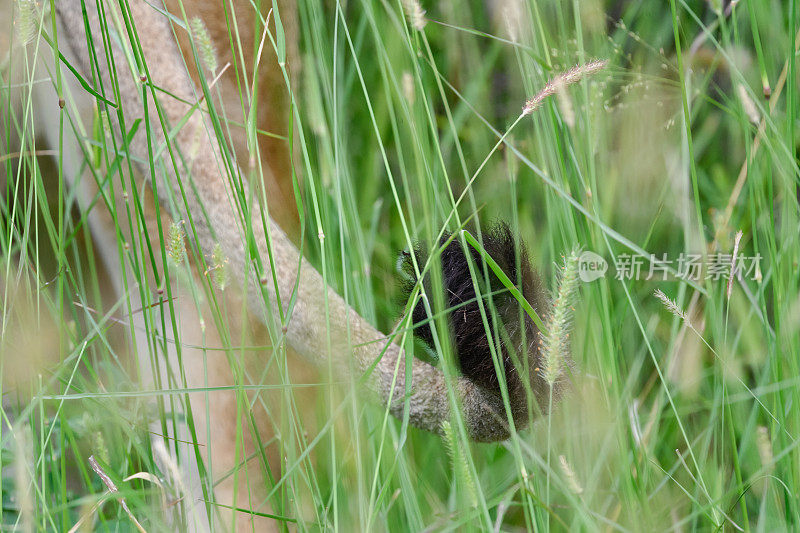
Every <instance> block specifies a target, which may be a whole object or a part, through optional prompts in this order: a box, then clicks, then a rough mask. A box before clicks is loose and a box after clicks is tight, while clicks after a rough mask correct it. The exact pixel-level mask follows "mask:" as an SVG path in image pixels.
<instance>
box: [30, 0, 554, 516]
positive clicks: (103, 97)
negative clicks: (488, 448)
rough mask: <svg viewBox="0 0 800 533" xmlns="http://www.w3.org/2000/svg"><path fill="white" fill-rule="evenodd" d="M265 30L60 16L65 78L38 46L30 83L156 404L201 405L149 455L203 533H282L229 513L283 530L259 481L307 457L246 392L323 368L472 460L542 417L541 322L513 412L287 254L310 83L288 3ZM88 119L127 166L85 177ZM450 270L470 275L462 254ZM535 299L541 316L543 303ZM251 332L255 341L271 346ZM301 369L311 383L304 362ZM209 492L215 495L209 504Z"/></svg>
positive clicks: (140, 9) (121, 11) (158, 9)
mask: <svg viewBox="0 0 800 533" xmlns="http://www.w3.org/2000/svg"><path fill="white" fill-rule="evenodd" d="M84 5H85V11H84V9H83V8H84ZM98 5H99V6H100V9H101V10H102V11H103V12H102V16H100V15H98ZM128 7H129V9H128ZM271 7H272V6H269V8H271ZM184 9H185V12H184ZM263 11H264V12H262V13H260V14H256V13H254V11H253V4H251V3H250V2H247V1H244V0H237V1H234V2H231V3H228V2H224V3H220V2H214V1H206V0H203V1H194V2H183V3H182V2H180V1H179V0H169V1H167V3H166V5H165V6H162V5H161V4H160V2H146V1H144V0H130V2H128V3H127V4H126V3H120V4H118V3H116V2H98V3H97V4H96V3H95V2H92V1H87V2H85V4H83V3H82V2H80V1H79V0H62V1H59V2H56V4H55V21H56V24H55V28H51V27H50V26H49V25H48V24H45V26H44V30H45V32H46V33H48V34H50V35H57V46H58V49H59V51H60V53H61V54H63V57H62V59H61V60H59V61H55V60H54V55H53V53H52V51H51V49H50V48H49V47H48V46H47V45H45V44H43V42H40V43H39V46H40V48H39V55H38V57H39V64H38V65H37V68H38V70H37V71H36V72H38V73H41V74H42V75H43V76H46V77H48V78H49V79H50V80H52V81H50V82H48V83H38V84H35V85H32V87H33V93H32V100H31V101H32V109H33V113H32V117H33V122H34V124H35V127H36V130H37V131H38V132H39V133H41V134H43V135H44V137H45V141H46V143H47V145H48V146H49V147H52V148H53V149H54V150H58V151H60V153H61V154H62V157H63V178H64V180H65V182H66V184H67V187H68V188H69V189H70V190H74V191H76V199H77V200H76V201H77V204H78V208H79V209H80V210H81V211H82V212H83V213H86V214H87V223H88V224H89V226H90V229H91V233H92V237H93V239H94V241H95V247H96V249H97V250H98V251H99V253H100V256H101V257H100V259H101V261H102V263H103V265H104V267H105V269H106V270H107V271H108V272H109V273H110V278H111V283H112V285H113V290H114V292H115V294H116V295H117V297H118V298H125V299H126V300H127V307H128V311H129V312H130V313H129V315H128V316H130V319H131V324H130V334H131V338H132V343H131V344H132V346H133V348H134V350H135V352H136V354H137V358H138V362H139V368H140V374H141V376H142V381H143V383H142V387H143V388H144V389H147V390H158V389H164V390H167V389H175V390H186V391H191V390H193V389H196V390H198V391H199V392H187V393H185V394H171V395H165V396H164V397H162V398H161V399H160V400H159V402H160V404H159V405H160V408H161V409H163V410H164V411H166V412H169V413H172V414H173V415H175V414H179V415H180V416H179V417H173V418H177V419H180V420H184V421H185V422H181V423H178V424H175V425H173V426H171V427H162V426H161V424H155V425H154V427H152V428H151V430H152V433H153V434H155V435H156V436H155V437H153V438H154V441H155V442H154V449H162V448H163V449H169V450H172V451H171V452H167V453H166V454H165V455H164V457H163V458H161V459H160V460H162V461H165V462H167V463H168V462H170V461H176V459H175V458H176V457H178V458H179V459H178V460H177V462H178V463H179V465H180V473H178V474H176V475H177V476H178V477H181V478H182V482H181V483H183V485H185V488H186V494H185V498H184V500H183V502H182V505H184V506H185V508H186V517H187V518H186V521H187V525H188V526H189V527H191V528H192V529H205V528H208V527H209V526H210V525H211V524H215V523H216V524H224V525H225V526H226V527H227V526H230V525H231V524H233V525H234V527H236V528H240V529H246V530H250V529H251V528H252V527H253V523H257V524H258V525H257V526H256V527H257V529H261V528H262V527H272V526H273V525H274V521H273V520H271V519H269V518H265V517H263V516H251V515H249V514H247V513H231V512H230V509H232V508H238V509H247V510H252V511H255V512H257V513H262V514H268V513H269V512H270V510H269V507H268V506H267V505H266V504H264V503H263V500H264V498H265V496H266V494H265V490H264V486H265V483H264V479H265V476H271V475H276V477H277V476H278V475H279V472H280V471H281V468H282V466H285V465H282V458H281V455H280V446H279V442H276V439H277V440H280V439H283V438H294V437H292V436H291V435H287V434H285V433H282V432H281V428H278V427H275V425H274V423H271V422H270V420H272V417H270V415H269V411H270V410H271V409H273V408H277V407H276V403H275V402H279V400H275V399H274V398H272V399H270V397H269V395H268V394H262V393H260V392H258V391H256V390H255V389H248V386H252V385H264V384H269V383H280V379H279V378H278V376H283V375H284V374H288V373H290V372H299V373H304V374H298V375H308V374H309V373H312V370H311V368H312V367H320V368H321V369H322V373H321V375H322V376H325V375H328V373H329V369H331V368H333V369H334V375H333V376H332V377H335V378H336V379H343V380H346V381H350V382H351V383H356V382H358V383H359V384H356V385H355V387H356V388H357V389H358V390H360V391H362V392H363V393H364V394H366V395H368V396H371V397H372V398H373V399H374V400H375V401H376V402H377V403H378V405H382V406H386V407H387V408H388V410H389V411H390V412H391V413H392V414H393V415H395V416H397V417H400V418H403V417H405V416H407V417H408V420H409V423H410V424H412V425H414V426H416V427H419V428H422V429H425V430H429V431H432V432H441V431H442V422H444V421H448V420H451V418H452V412H453V409H454V408H456V407H457V408H459V409H461V411H462V414H463V420H464V424H465V429H466V431H467V433H468V435H469V436H470V437H471V438H472V439H475V440H477V441H493V440H502V439H505V438H507V437H508V435H509V434H510V431H512V430H511V423H512V422H513V424H514V426H515V427H516V429H522V428H524V427H525V426H526V425H527V424H528V421H529V420H530V419H531V418H532V415H531V413H530V408H529V405H530V400H529V399H528V397H529V396H530V391H531V388H533V393H534V396H535V399H536V400H538V401H539V403H540V404H541V403H542V398H543V396H542V391H543V390H544V389H543V388H542V387H543V385H542V383H541V379H540V378H539V377H538V375H537V374H536V369H537V367H538V348H537V346H538V344H537V341H538V330H537V329H536V328H535V327H534V326H533V324H532V323H530V322H529V321H528V319H524V320H523V323H524V327H521V328H517V330H518V331H517V333H515V334H514V335H521V337H520V338H521V339H526V338H527V342H526V344H527V345H526V346H521V347H520V351H519V354H516V355H513V357H512V356H508V357H507V358H506V359H507V361H506V363H505V364H507V365H510V366H509V367H508V369H507V370H506V374H505V380H503V382H504V383H505V382H507V389H506V392H505V393H503V392H502V390H501V387H500V385H499V382H498V379H497V377H496V376H497V374H495V373H494V372H495V369H494V367H491V365H490V368H489V372H490V373H492V375H493V376H495V377H494V378H493V379H489V380H488V381H487V380H481V379H478V378H475V376H474V375H473V374H471V373H470V372H469V371H467V370H468V369H465V368H464V364H466V363H464V362H463V361H462V371H463V372H462V375H460V376H453V377H452V378H447V379H446V377H445V374H444V373H443V371H442V370H441V369H440V368H439V367H437V366H433V365H431V364H428V363H426V362H423V361H420V360H417V359H411V360H410V361H408V362H407V361H406V354H405V353H404V352H403V350H402V349H401V348H400V346H399V345H398V344H396V343H395V339H394V337H393V336H387V335H385V334H383V333H381V332H379V331H377V330H376V329H375V328H374V327H373V326H372V325H371V324H369V323H368V322H367V321H366V320H365V319H363V318H362V317H361V316H359V314H358V313H356V312H355V311H354V310H353V309H352V308H350V307H349V306H348V305H347V304H346V303H345V301H344V300H343V299H342V298H341V297H340V296H339V295H338V294H336V293H335V292H334V291H333V290H332V289H330V288H329V287H328V286H326V284H325V283H324V281H323V278H322V276H321V275H320V274H319V273H318V272H317V270H316V269H315V268H314V267H313V266H312V265H310V264H309V263H308V262H307V261H306V260H305V259H304V258H301V256H300V254H299V252H298V249H297V247H296V246H295V244H294V243H293V242H292V239H291V238H290V237H288V236H287V233H288V234H289V235H292V236H293V237H295V238H296V237H297V235H298V227H299V226H298V218H297V212H296V209H295V207H294V206H295V205H296V204H295V199H294V192H293V182H292V165H293V164H294V163H295V161H293V160H292V157H291V156H290V152H289V148H288V146H289V142H290V140H287V136H290V135H291V133H290V132H291V131H293V129H292V128H290V127H289V126H290V122H291V121H293V120H296V116H292V114H291V110H290V107H289V103H290V102H294V105H295V106H297V105H302V102H298V98H297V94H298V92H297V91H294V90H293V89H294V87H293V83H302V81H301V78H302V76H301V74H302V73H299V72H297V69H299V66H298V65H295V64H293V62H296V61H297V57H298V51H297V48H298V35H297V32H298V23H297V13H296V12H295V8H294V6H293V5H291V3H287V4H280V6H279V13H280V17H279V18H280V21H281V28H282V31H279V30H278V28H276V26H275V20H276V19H277V18H278V17H277V13H275V12H274V11H272V10H271V9H267V8H265V9H264V10H263ZM167 13H169V14H170V15H171V17H172V18H169V17H168V15H167ZM194 17H199V18H200V19H201V20H202V21H204V23H205V25H206V26H207V28H208V34H209V38H210V40H211V43H212V47H213V48H214V49H215V50H216V51H217V53H218V54H219V57H218V61H217V68H216V70H215V71H214V72H209V71H208V67H207V66H206V67H204V66H203V65H199V64H197V62H196V60H195V58H197V57H199V56H200V55H201V54H202V50H199V49H198V47H200V46H201V45H202V44H203V43H201V42H200V41H201V40H202V39H203V37H202V36H198V35H197V33H198V29H197V28H195V29H193V30H192V29H189V30H187V27H188V28H192V24H191V22H190V21H191V20H192V19H193V18H194ZM256 17H262V18H263V20H264V21H269V23H268V25H267V26H266V30H264V26H263V25H259V24H254V23H252V21H253V20H254V19H255V18H256ZM44 20H45V21H47V20H48V18H47V17H45V18H44ZM244 21H247V22H246V23H245V22H244ZM259 27H260V28H261V30H262V34H260V35H259V34H257V33H256V29H257V28H259ZM53 29H55V33H53V31H52V30H53ZM193 34H194V35H193ZM237 43H244V44H243V45H242V44H237ZM254 43H261V46H254ZM273 43H275V44H274V45H273ZM55 44H56V43H55V40H53V46H55ZM30 48H31V46H30V45H29V46H28V49H29V54H30ZM276 50H277V53H276ZM67 64H69V66H71V67H73V68H74V72H73V69H72V68H69V67H68V66H67ZM204 68H205V69H206V70H204ZM234 71H236V72H234ZM237 77H238V79H237ZM298 80H300V81H298ZM290 89H292V92H293V93H294V96H292V95H291V94H290ZM253 90H254V91H255V92H253V93H252V94H250V91H253ZM59 91H60V92H59ZM243 93H244V94H245V97H244V98H243V97H242V96H241V95H242V94H243ZM248 94H249V96H247V95H248ZM253 101H256V102H257V105H256V106H253ZM209 109H211V110H213V111H214V112H213V113H212V112H210V111H209ZM98 117H99V118H98ZM93 120H100V121H103V125H104V127H107V128H108V130H109V131H108V133H107V135H108V139H109V145H111V146H114V147H115V150H116V154H112V157H111V158H109V157H106V158H105V159H103V158H100V160H99V161H94V162H91V159H92V158H91V157H90V156H91V153H92V146H90V145H89V144H87V143H86V142H85V138H84V137H83V136H85V135H86V132H87V131H91V130H92V127H93V124H92V121H93ZM226 121H227V122H226ZM230 124H235V125H238V126H231V125H230ZM62 127H63V135H62V134H61V133H60V132H61V131H62V130H61V128H62ZM256 129H257V130H261V131H268V132H272V133H275V134H277V136H267V135H260V134H256V133H255V131H256ZM148 130H149V132H150V135H147V134H146V132H147V131H148ZM220 139H228V143H224V142H220ZM117 154H120V155H119V157H118V158H117V159H116V160H115V159H113V157H114V156H115V155H117ZM87 160H89V161H90V165H93V171H92V170H87V166H86V162H87ZM98 177H100V179H99V178H98ZM102 178H107V179H105V180H104V179H102ZM143 182H147V183H148V184H149V187H142V183H143ZM170 227H173V228H174V227H179V228H183V232H185V235H186V236H187V237H188V241H189V243H190V247H189V252H188V254H187V255H188V257H189V265H190V266H189V267H188V268H187V267H185V266H184V267H179V266H176V265H175V264H174V263H175V262H176V261H175V258H174V257H170V251H169V250H165V249H164V248H163V247H162V246H161V245H160V244H159V243H162V242H166V241H168V240H169V238H168V236H167V233H168V232H169V228H170ZM117 228H120V229H119V230H118V229H117ZM143 249H150V250H152V255H151V257H144V256H142V255H139V254H138V253H137V251H138V250H143ZM455 255H456V256H457V258H458V259H459V261H460V258H461V257H462V255H463V252H456V253H455ZM477 259H478V260H480V258H477ZM184 264H185V263H184ZM181 268H182V269H183V270H181ZM134 271H138V272H146V273H147V277H146V278H144V279H141V277H137V276H135V275H133V272H134ZM223 271H226V272H227V273H228V275H229V276H230V278H231V282H230V284H229V286H230V287H231V290H227V291H225V293H222V292H221V291H220V290H219V289H220V287H219V285H220V283H224V281H220V280H222V279H223V276H222V274H223ZM180 272H183V274H180ZM218 275H219V278H217V276H218ZM181 276H184V278H185V277H186V276H193V277H194V280H195V281H194V283H189V282H187V281H186V280H185V279H183V278H181ZM525 276H529V275H528V274H525V273H523V275H522V277H525ZM529 277H530V276H529ZM215 280H216V281H215ZM529 283H532V281H531V280H529ZM193 286H194V287H203V286H205V288H206V294H204V295H200V296H198V295H197V294H196V291H194V290H192V289H191V287H193ZM525 296H526V297H528V298H529V299H531V300H532V303H533V304H534V307H535V308H536V310H537V311H538V312H539V313H542V312H544V309H543V305H544V304H543V301H544V300H543V298H542V297H541V291H540V290H539V289H538V288H537V289H536V293H535V294H534V293H530V294H525ZM509 309H510V308H509ZM514 309H516V308H514ZM243 310H246V312H244V313H243V312H242V311H243ZM503 312H505V313H506V314H507V315H511V314H514V313H515V312H516V311H513V312H512V311H511V310H506V311H501V314H502V313H503ZM325 316H328V317H331V320H330V321H326V320H325V319H323V318H322V317H325ZM464 316H465V317H466V315H464ZM251 322H256V323H258V324H260V327H261V328H262V333H261V334H260V336H259V334H258V333H252V330H253V328H252V327H251ZM523 330H524V333H523V332H522V331H523ZM148 332H155V333H154V334H149V333H148ZM248 332H250V333H248ZM245 337H247V338H248V339H249V340H251V341H253V342H254V343H256V344H258V342H260V343H261V344H262V345H263V344H267V345H270V346H271V347H272V349H273V350H275V351H277V352H278V353H280V354H283V355H287V354H288V357H281V358H279V359H278V363H277V364H278V365H288V366H284V367H282V368H281V367H279V366H276V368H274V369H273V370H271V371H270V375H269V376H267V377H266V378H262V377H261V374H262V373H263V372H264V368H263V366H264V361H266V360H267V357H266V356H265V355H264V353H263V351H261V352H259V351H258V350H249V351H245V350H241V351H237V350H232V349H230V346H231V345H232V344H235V343H234V342H232V339H239V338H245ZM512 337H513V338H512V340H513V341H514V342H517V341H518V339H517V337H515V336H513V335H512ZM484 338H485V335H484ZM257 341H258V342H257ZM225 347H227V348H225ZM220 348H225V349H220ZM295 352H296V354H299V355H300V356H302V361H306V362H310V363H312V366H308V365H307V364H306V363H302V362H296V361H294V359H295V357H294V356H293V355H292V354H294V353H295ZM487 353H488V352H487ZM487 357H488V356H487ZM520 358H522V359H527V362H526V364H525V365H523V366H525V368H526V372H527V373H525V376H527V377H521V376H522V371H520V372H519V373H518V372H517V371H516V370H515V369H514V368H513V366H514V365H515V364H518V362H519V359H520ZM487 361H492V359H491V357H489V358H488V359H487ZM407 369H410V373H408V372H407ZM518 374H519V375H518ZM316 379H319V378H316ZM323 379H324V378H323ZM448 379H452V383H451V385H450V386H451V389H452V390H453V391H455V394H453V395H450V394H449V393H448V383H447V380H448ZM409 380H410V382H409ZM360 383H363V386H362V385H361V384H360ZM215 388H217V389H219V390H216V389H215ZM504 395H505V399H504ZM313 401H314V400H312V402H313ZM506 403H508V408H507V407H506ZM243 426H246V427H243ZM284 429H285V428H284ZM159 442H160V443H159ZM176 443H178V444H176ZM181 443H183V444H181ZM196 443H199V446H198V445H196ZM259 450H267V451H266V455H267V457H268V459H269V460H268V461H267V464H261V462H260V461H259V459H258V457H260V455H259V453H256V452H258V451H259ZM164 468H165V470H169V468H170V467H169V465H165V467H164ZM205 472H207V474H204V473H205ZM231 472H234V474H233V475H229V474H230V473H231ZM204 476H205V477H207V478H209V479H211V480H214V481H219V482H217V483H214V484H213V485H211V484H210V483H208V481H207V480H205V479H204ZM208 491H213V492H214V498H213V499H214V501H216V502H218V503H221V504H222V505H221V506H219V507H217V506H206V505H204V504H203V503H202V502H203V501H208V500H209V499H210V497H209V494H208Z"/></svg>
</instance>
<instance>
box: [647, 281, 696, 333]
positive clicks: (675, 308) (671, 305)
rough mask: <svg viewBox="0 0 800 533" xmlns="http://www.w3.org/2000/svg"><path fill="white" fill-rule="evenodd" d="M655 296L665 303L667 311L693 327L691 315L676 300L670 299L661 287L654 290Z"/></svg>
mask: <svg viewBox="0 0 800 533" xmlns="http://www.w3.org/2000/svg"><path fill="white" fill-rule="evenodd" d="M653 296H655V297H656V298H658V300H659V301H660V302H661V303H662V304H664V307H666V308H667V311H669V312H670V313H672V314H673V315H675V316H676V317H678V318H680V319H681V320H683V321H684V322H686V325H687V326H689V327H692V323H691V322H690V321H689V315H687V314H686V311H684V310H683V309H682V308H681V307H680V306H679V305H678V304H677V303H676V302H674V301H673V300H670V298H669V297H668V296H667V295H666V294H664V293H663V292H662V291H661V289H656V290H655V292H653Z"/></svg>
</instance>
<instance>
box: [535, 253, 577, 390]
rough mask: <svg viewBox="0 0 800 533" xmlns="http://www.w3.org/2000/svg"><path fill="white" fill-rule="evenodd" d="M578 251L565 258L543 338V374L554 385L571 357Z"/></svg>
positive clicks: (561, 375)
mask: <svg viewBox="0 0 800 533" xmlns="http://www.w3.org/2000/svg"><path fill="white" fill-rule="evenodd" d="M578 283H579V278H578V250H573V251H572V252H571V253H570V254H569V255H568V256H567V257H565V258H564V266H563V269H562V270H561V275H560V279H559V284H558V295H557V296H556V300H555V302H554V303H553V313H552V315H550V320H549V321H548V323H547V333H546V334H545V335H544V338H543V340H542V377H544V380H545V381H546V382H547V383H548V384H549V385H550V386H551V387H552V386H553V385H554V384H555V383H556V382H558V381H560V380H561V378H562V377H563V375H564V370H565V368H566V366H567V361H568V359H569V355H568V354H569V333H570V330H571V329H572V317H573V315H574V313H575V308H574V305H575V299H576V297H577V295H578Z"/></svg>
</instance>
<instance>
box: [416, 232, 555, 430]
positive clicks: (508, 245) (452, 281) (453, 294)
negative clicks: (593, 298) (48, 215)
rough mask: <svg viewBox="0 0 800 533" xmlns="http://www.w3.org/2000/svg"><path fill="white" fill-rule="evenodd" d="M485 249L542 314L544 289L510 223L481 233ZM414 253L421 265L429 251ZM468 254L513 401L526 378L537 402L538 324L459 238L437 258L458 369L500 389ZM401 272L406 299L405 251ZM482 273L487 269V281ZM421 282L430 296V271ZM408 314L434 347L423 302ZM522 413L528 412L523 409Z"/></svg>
mask: <svg viewBox="0 0 800 533" xmlns="http://www.w3.org/2000/svg"><path fill="white" fill-rule="evenodd" d="M449 237H450V236H449V235H445V236H444V237H442V240H441V241H440V242H439V246H440V247H441V246H443V245H444V244H445V243H446V242H447V240H448V239H449ZM483 247H484V249H485V250H486V252H487V253H488V254H489V256H490V257H491V258H492V259H493V260H494V261H495V262H496V263H497V264H498V265H499V267H500V268H501V269H502V271H503V272H504V273H505V274H506V276H508V278H509V279H510V280H511V281H512V283H514V284H515V285H516V286H517V288H518V289H519V290H520V291H521V292H522V295H523V296H524V297H525V299H526V300H527V301H528V302H529V303H530V304H531V306H532V307H533V309H534V310H535V311H536V312H537V314H538V315H539V316H540V317H544V315H543V313H544V312H545V309H546V301H547V298H546V293H545V291H544V289H543V287H542V284H541V281H540V280H539V278H538V276H537V275H536V273H535V272H534V270H533V268H532V267H531V265H530V262H529V259H528V253H527V251H526V250H525V247H524V246H522V245H519V246H518V245H517V243H516V239H515V238H514V235H513V234H512V233H511V230H510V229H509V227H508V225H506V224H505V223H500V224H497V225H496V226H495V227H493V228H492V229H490V230H489V231H485V232H484V233H483ZM414 254H415V256H416V258H417V261H418V264H419V265H420V268H422V265H423V264H424V263H425V260H426V259H427V253H426V252H425V251H424V250H423V248H422V247H421V246H417V248H416V249H415V250H414ZM467 254H469V255H467ZM468 257H469V258H471V260H472V262H473V265H474V272H475V279H476V280H477V285H478V287H479V288H480V292H481V295H482V299H483V307H484V310H485V313H486V318H487V321H488V322H487V323H488V325H489V332H490V333H491V338H493V339H498V338H499V340H500V342H499V344H498V343H496V342H495V343H493V344H494V345H495V346H499V348H500V353H499V355H501V361H502V365H503V372H504V374H505V378H506V383H507V384H508V389H509V393H510V394H511V396H512V400H513V399H514V398H515V397H516V398H517V399H519V398H520V397H521V396H522V397H524V394H525V386H524V381H523V380H525V381H528V382H529V383H530V384H531V386H532V389H533V391H534V392H535V393H536V396H537V400H539V403H540V405H541V404H542V401H541V400H542V397H540V394H539V392H540V390H541V389H542V387H541V386H538V385H541V384H540V383H538V382H539V381H542V380H541V377H540V376H539V370H538V367H539V330H538V328H537V327H536V326H535V324H534V323H533V321H532V320H531V319H530V317H528V315H527V314H526V313H525V312H524V311H522V308H521V305H520V304H519V302H518V301H517V299H516V298H515V297H514V296H513V295H512V294H511V293H510V292H509V291H508V289H507V288H506V287H505V286H504V285H503V283H502V282H501V281H500V279H499V278H498V277H497V276H496V275H495V274H494V273H493V272H492V270H491V269H490V268H489V267H488V265H485V261H484V260H483V258H482V256H481V254H480V253H479V252H478V251H477V250H475V249H474V248H473V247H472V246H470V245H467V250H465V249H464V248H463V247H462V245H461V242H460V241H459V239H453V240H452V241H451V242H450V243H449V244H448V245H447V246H446V247H445V249H444V250H443V251H442V253H441V256H440V260H439V261H440V263H441V269H442V282H443V285H444V290H445V294H446V299H445V303H446V305H447V317H448V323H449V326H450V333H451V335H452V342H453V345H454V347H455V350H456V354H457V357H458V364H459V368H460V370H461V373H462V374H463V375H464V376H466V377H467V378H469V379H470V380H472V381H473V382H474V383H476V384H478V385H480V386H481V387H484V388H486V389H489V390H493V391H497V392H499V390H500V384H499V380H498V373H497V371H496V370H495V365H494V362H493V359H492V353H491V350H490V341H489V337H488V336H487V329H486V327H485V324H484V320H483V317H482V315H481V309H480V305H479V303H478V301H477V300H476V297H475V286H474V285H473V278H472V276H471V275H470V268H469V259H468ZM402 270H403V272H404V273H405V274H406V275H407V276H408V279H409V281H408V282H407V283H406V284H405V293H406V294H405V297H406V299H407V298H408V297H409V296H410V294H411V291H412V290H413V288H414V286H415V285H416V283H417V279H416V276H415V275H414V268H413V263H412V261H411V255H410V254H404V256H403V258H402ZM484 272H488V284H487V283H486V281H487V277H486V276H485V274H484ZM424 284H425V290H426V292H427V293H428V294H432V292H431V291H432V287H431V281H430V275H428V276H426V278H425V280H424ZM489 293H491V301H492V302H493V304H494V309H495V311H496V312H492V310H491V306H490V305H489ZM412 318H413V321H414V324H415V326H416V327H415V334H416V335H417V336H418V337H419V338H420V339H422V340H423V341H425V343H427V344H428V345H429V346H430V347H431V348H433V333H432V331H431V328H430V326H429V323H428V321H427V319H428V314H427V312H426V311H425V307H424V304H423V302H422V300H420V301H419V302H417V304H416V305H415V307H414V310H413V316H412ZM523 399H524V398H523ZM520 404H522V406H520V409H522V408H523V406H527V402H526V401H521V402H520V401H517V402H516V405H520ZM517 410H519V409H517ZM525 412H527V408H526V407H525ZM517 414H521V413H517ZM515 418H516V416H515Z"/></svg>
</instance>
